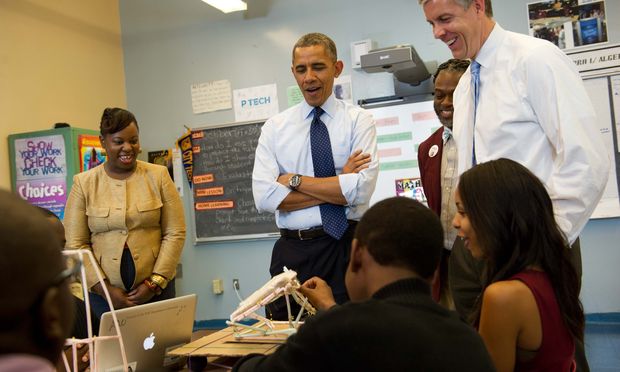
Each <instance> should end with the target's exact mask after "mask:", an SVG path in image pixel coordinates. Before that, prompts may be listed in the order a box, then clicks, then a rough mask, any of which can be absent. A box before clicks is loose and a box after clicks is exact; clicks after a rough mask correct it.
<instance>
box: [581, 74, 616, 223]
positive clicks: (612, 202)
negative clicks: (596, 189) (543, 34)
mask: <svg viewBox="0 0 620 372" xmlns="http://www.w3.org/2000/svg"><path fill="white" fill-rule="evenodd" d="M617 80H620V75H613V76H602V77H597V78H591V79H584V81H583V83H584V85H585V87H586V90H587V92H588V95H589V96H590V100H591V101H592V105H593V106H594V112H596V116H597V123H595V127H594V128H592V130H599V131H600V132H601V136H602V138H603V142H604V143H605V149H606V150H607V154H608V155H609V159H610V160H611V166H610V167H609V178H608V179H607V185H606V186H605V191H604V192H603V196H602V198H601V201H600V202H599V203H598V205H597V206H596V209H595V210H594V212H593V213H592V216H591V218H608V217H618V216H620V197H619V194H618V173H617V168H618V166H617V164H618V159H617V158H616V154H617V153H618V152H617V151H616V147H615V146H614V133H613V132H614V129H616V130H617V127H616V125H617V124H616V125H614V123H617V122H618V120H617V119H616V118H613V117H612V108H613V112H615V113H616V115H615V116H616V117H617V116H618V110H620V107H618V105H617V102H618V100H617V99H614V97H615V96H614V94H615V95H617V94H618V92H617V91H616V92H615V93H614V94H612V93H613V91H612V90H610V89H609V87H610V86H613V82H614V81H617ZM616 84H617V83H616ZM614 106H615V107H614ZM614 127H616V128H614ZM616 142H617V141H616Z"/></svg>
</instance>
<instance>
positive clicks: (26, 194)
mask: <svg viewBox="0 0 620 372" xmlns="http://www.w3.org/2000/svg"><path fill="white" fill-rule="evenodd" d="M17 192H18V193H19V195H20V196H21V197H22V198H23V199H38V198H46V197H50V196H63V195H64V194H65V189H64V187H63V185H46V184H45V183H40V184H39V185H34V184H31V183H30V182H28V183H26V184H25V185H22V186H20V187H19V189H18V190H17Z"/></svg>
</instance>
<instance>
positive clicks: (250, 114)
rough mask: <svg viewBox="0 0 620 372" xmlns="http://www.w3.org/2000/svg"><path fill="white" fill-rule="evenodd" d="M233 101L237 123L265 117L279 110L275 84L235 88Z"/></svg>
mask: <svg viewBox="0 0 620 372" xmlns="http://www.w3.org/2000/svg"><path fill="white" fill-rule="evenodd" d="M233 101H234V103H233V106H234V107H235V121H236V122H238V123H240V122H245V121H252V120H263V119H267V118H270V117H272V116H274V115H276V114H277V113H278V112H279V111H280V106H279V105H278V88H277V86H276V84H267V85H261V86H257V87H251V88H244V89H235V90H234V91H233Z"/></svg>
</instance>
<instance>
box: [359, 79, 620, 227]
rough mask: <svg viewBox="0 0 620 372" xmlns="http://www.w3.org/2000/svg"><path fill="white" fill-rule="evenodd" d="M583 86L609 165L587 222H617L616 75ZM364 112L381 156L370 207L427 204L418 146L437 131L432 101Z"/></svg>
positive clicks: (619, 116) (619, 112)
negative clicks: (395, 201)
mask: <svg viewBox="0 0 620 372" xmlns="http://www.w3.org/2000/svg"><path fill="white" fill-rule="evenodd" d="M584 84H585V87H586V90H587V91H588V94H589V96H590V99H591V100H592V103H593V105H594V109H595V112H596V113H597V123H593V128H592V130H598V131H600V133H601V135H602V136H603V141H604V142H605V146H606V149H607V151H608V154H609V158H610V159H611V167H610V169H609V178H608V181H607V185H606V187H605V191H604V193H603V197H602V198H601V201H600V202H599V203H598V205H597V207H596V209H595V210H594V212H593V214H592V216H591V218H609V217H619V216H620V197H619V192H618V189H619V187H618V184H619V183H620V180H619V179H618V168H620V167H619V164H620V159H619V158H620V156H619V154H618V153H619V151H620V147H618V143H620V134H618V136H619V137H616V138H617V140H616V138H614V137H615V135H614V132H616V133H617V132H618V128H619V126H620V74H618V75H612V76H602V77H595V78H588V79H585V80H584ZM610 87H611V89H610ZM365 108H366V109H367V110H368V111H370V112H371V113H372V115H373V117H374V118H375V121H376V123H377V148H378V154H379V176H378V178H377V186H376V188H375V192H374V193H373V195H372V197H371V198H370V205H373V204H374V203H376V202H378V201H381V200H383V199H386V198H389V197H392V196H398V195H401V196H408V197H413V198H415V199H417V200H419V201H421V202H423V203H424V204H426V197H425V196H424V192H423V189H422V182H421V181H420V170H419V168H418V162H417V159H418V157H417V149H418V146H419V144H420V143H421V142H423V141H424V140H425V139H427V138H428V137H429V136H430V135H431V134H432V133H433V132H434V131H435V130H437V129H438V128H440V127H441V123H440V122H439V120H438V119H437V115H436V114H435V111H434V109H433V101H424V102H415V103H403V104H395V105H394V104H393V105H391V106H383V107H365ZM612 112H613V113H614V115H613V116H614V117H612ZM403 189H404V190H403Z"/></svg>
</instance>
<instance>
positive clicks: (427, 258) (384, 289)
mask: <svg viewBox="0 0 620 372" xmlns="http://www.w3.org/2000/svg"><path fill="white" fill-rule="evenodd" d="M442 245H443V232H442V228H441V224H440V222H439V219H438V217H437V216H436V215H435V214H434V212H432V211H431V210H430V209H428V208H426V207H425V206H423V205H422V204H420V203H418V202H417V201H414V200H412V199H408V198H391V199H387V200H384V201H381V202H379V203H377V204H375V205H374V206H373V207H372V208H370V209H369V210H368V212H366V214H365V215H364V216H363V217H362V219H361V221H360V222H359V224H358V226H357V229H356V233H355V239H354V240H353V243H352V247H351V259H350V263H349V267H348V268H347V273H346V285H347V292H348V294H349V296H350V298H351V301H352V302H350V303H347V304H344V305H341V306H332V307H331V308H329V309H328V310H325V311H324V312H320V313H319V314H318V315H317V316H315V317H313V318H310V319H308V320H307V321H306V324H304V325H303V326H302V327H300V329H299V330H298V333H297V334H295V335H293V336H291V337H289V339H288V340H287V342H286V343H285V344H284V345H282V346H281V347H280V348H279V349H278V350H277V351H276V352H275V353H274V354H272V355H270V356H261V355H250V356H247V357H245V358H243V359H241V360H240V361H239V362H238V363H237V364H236V365H235V367H234V371H291V370H295V371H331V370H334V371H404V370H408V371H416V370H417V371H428V370H433V371H454V370H460V371H493V370H494V368H493V367H492V363H491V360H490V358H489V355H488V353H487V351H486V349H485V347H484V345H483V343H482V340H481V339H480V337H479V336H478V334H477V333H476V331H475V330H474V329H473V328H471V327H470V326H469V325H467V324H466V323H465V322H463V321H462V320H460V319H459V318H458V316H457V315H456V314H455V313H453V312H451V311H448V310H446V309H444V308H443V307H441V306H440V305H438V304H436V303H435V302H434V301H433V300H432V299H431V296H430V289H429V284H428V282H429V280H430V278H431V277H432V275H433V272H434V271H435V268H436V267H437V264H438V262H439V257H440V253H441V249H442ZM310 283H311V284H310ZM320 288H327V289H329V287H327V286H326V285H325V282H323V281H322V280H321V279H319V278H312V279H310V280H308V281H307V282H306V283H304V286H303V287H302V291H303V292H304V294H306V295H307V296H308V298H309V299H310V300H311V301H312V303H313V304H317V303H319V304H321V306H317V307H319V308H321V309H322V308H325V307H329V306H331V305H332V304H333V303H334V302H333V297H332V298H331V299H329V300H328V301H324V300H325V298H326V296H325V295H324V294H323V293H315V291H319V289H320ZM328 292H329V291H328ZM329 295H331V293H330V292H329ZM319 300H320V301H319Z"/></svg>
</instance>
